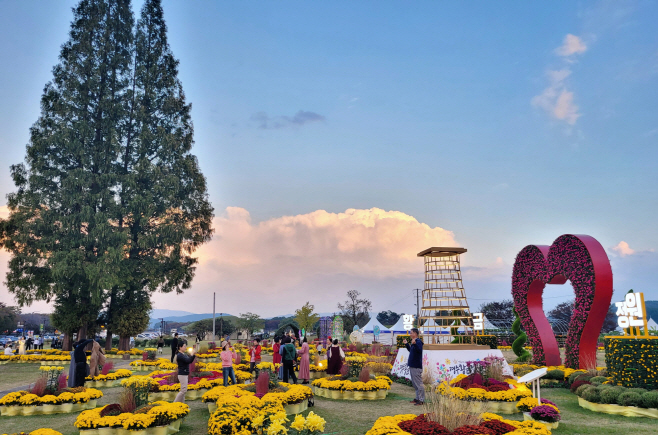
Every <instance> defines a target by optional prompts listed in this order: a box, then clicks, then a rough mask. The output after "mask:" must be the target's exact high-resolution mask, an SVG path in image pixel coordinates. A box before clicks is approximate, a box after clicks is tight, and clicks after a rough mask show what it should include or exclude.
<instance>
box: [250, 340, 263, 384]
mask: <svg viewBox="0 0 658 435" xmlns="http://www.w3.org/2000/svg"><path fill="white" fill-rule="evenodd" d="M260 351H261V348H260V338H254V344H253V346H251V348H250V349H249V370H250V371H251V372H252V373H254V372H256V374H255V375H254V376H255V378H254V379H256V378H258V369H257V368H256V365H257V364H259V363H260Z"/></svg>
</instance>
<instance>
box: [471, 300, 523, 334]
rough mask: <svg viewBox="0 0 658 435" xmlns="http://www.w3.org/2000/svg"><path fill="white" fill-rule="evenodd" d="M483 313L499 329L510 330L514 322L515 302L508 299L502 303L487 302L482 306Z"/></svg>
mask: <svg viewBox="0 0 658 435" xmlns="http://www.w3.org/2000/svg"><path fill="white" fill-rule="evenodd" d="M479 311H480V312H481V313H483V314H484V315H485V317H486V318H487V320H489V321H490V322H491V323H492V324H493V325H494V326H497V327H499V328H509V324H510V323H511V322H513V321H514V318H515V313H514V301H513V300H512V299H506V300H504V301H500V302H487V303H486V304H482V305H480V310H479Z"/></svg>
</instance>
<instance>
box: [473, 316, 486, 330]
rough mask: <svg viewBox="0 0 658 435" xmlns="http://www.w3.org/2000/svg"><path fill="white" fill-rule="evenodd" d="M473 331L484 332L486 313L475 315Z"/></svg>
mask: <svg viewBox="0 0 658 435" xmlns="http://www.w3.org/2000/svg"><path fill="white" fill-rule="evenodd" d="M473 329H475V330H476V331H484V313H473Z"/></svg>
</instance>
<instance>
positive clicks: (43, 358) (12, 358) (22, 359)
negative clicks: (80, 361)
mask: <svg viewBox="0 0 658 435" xmlns="http://www.w3.org/2000/svg"><path fill="white" fill-rule="evenodd" d="M0 361H1V362H2V363H4V364H7V363H41V364H43V363H46V364H49V363H52V362H53V361H66V362H68V361H71V356H70V355H66V356H64V355H0Z"/></svg>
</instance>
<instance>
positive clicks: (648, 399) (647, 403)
mask: <svg viewBox="0 0 658 435" xmlns="http://www.w3.org/2000/svg"><path fill="white" fill-rule="evenodd" d="M640 406H641V407H642V408H658V390H655V391H647V392H646V393H642V402H641V403H640Z"/></svg>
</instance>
